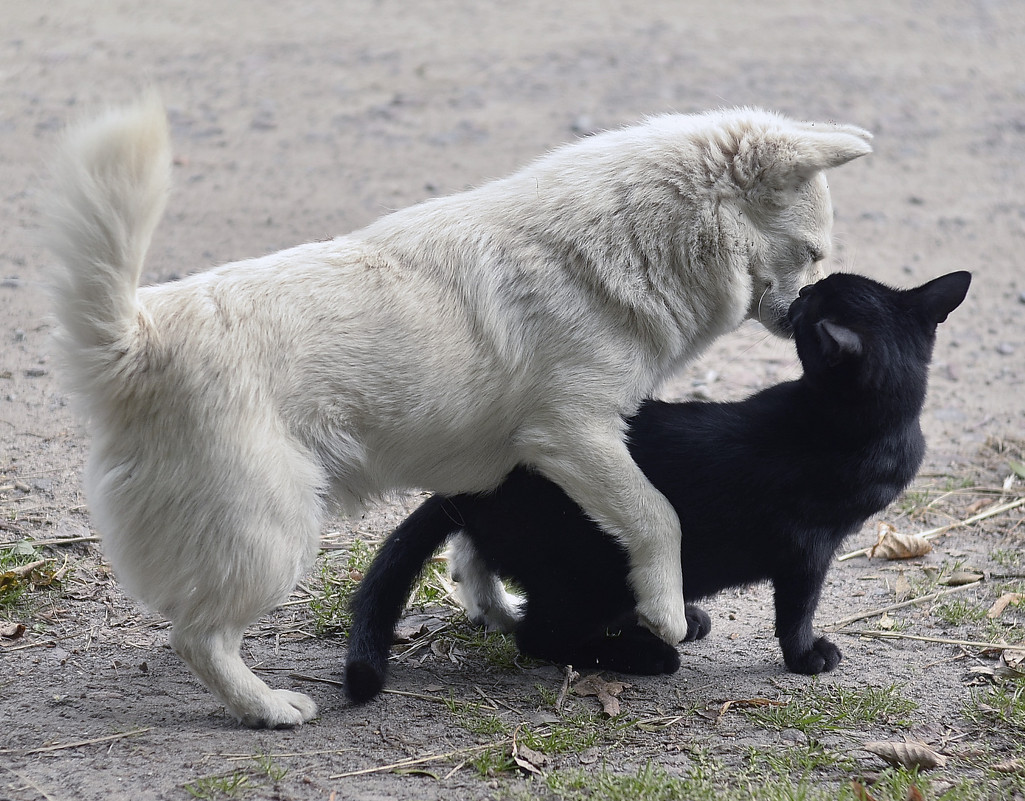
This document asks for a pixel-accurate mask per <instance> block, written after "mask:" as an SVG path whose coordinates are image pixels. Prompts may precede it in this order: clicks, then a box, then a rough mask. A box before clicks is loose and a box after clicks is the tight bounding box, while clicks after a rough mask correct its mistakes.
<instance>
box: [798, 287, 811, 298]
mask: <svg viewBox="0 0 1025 801" xmlns="http://www.w3.org/2000/svg"><path fill="white" fill-rule="evenodd" d="M811 288H812V285H811V284H808V285H807V286H802V287H801V289H800V291H799V292H798V293H797V297H799V298H803V297H807V295H808V293H809V292H811Z"/></svg>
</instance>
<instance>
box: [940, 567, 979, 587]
mask: <svg viewBox="0 0 1025 801" xmlns="http://www.w3.org/2000/svg"><path fill="white" fill-rule="evenodd" d="M984 578H986V576H985V574H984V573H980V572H979V571H978V570H956V571H954V572H953V573H951V574H950V575H949V576H947V577H946V578H944V579H941V580H940V584H943V585H944V586H947V587H962V586H964V585H965V584H974V583H975V582H977V581H982V580H983V579H984Z"/></svg>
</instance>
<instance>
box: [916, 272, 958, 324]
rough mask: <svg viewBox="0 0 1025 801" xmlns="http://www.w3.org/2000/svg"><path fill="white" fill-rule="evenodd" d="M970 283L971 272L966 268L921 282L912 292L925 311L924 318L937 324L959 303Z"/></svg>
mask: <svg viewBox="0 0 1025 801" xmlns="http://www.w3.org/2000/svg"><path fill="white" fill-rule="evenodd" d="M971 283H972V274H971V273H970V272H967V271H966V270H960V271H958V272H956V273H948V274H947V275H942V276H940V277H939V278H934V279H933V280H932V281H929V282H928V283H927V284H922V286H920V287H918V289H915V290H912V291H913V292H914V297H915V302H916V303H918V304H919V306H920V307H921V309H922V310H923V311H924V312H925V316H926V319H928V320H929V321H930V322H933V323H936V324H937V325H938V324H940V323H942V322H943V321H944V320H946V319H947V315H948V314H950V313H951V312H952V311H954V309H956V308H957V307H958V306H960V305H961V302H962V301H963V300H964V299H965V295H967V294H968V286H969V285H970V284H971Z"/></svg>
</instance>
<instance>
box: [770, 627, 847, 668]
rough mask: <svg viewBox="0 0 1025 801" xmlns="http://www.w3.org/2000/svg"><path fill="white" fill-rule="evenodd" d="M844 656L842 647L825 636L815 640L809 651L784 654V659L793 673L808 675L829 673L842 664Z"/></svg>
mask: <svg viewBox="0 0 1025 801" xmlns="http://www.w3.org/2000/svg"><path fill="white" fill-rule="evenodd" d="M842 658H843V655H842V654H841V653H840V649H839V648H837V647H836V646H835V645H833V643H831V642H830V641H829V640H827V639H826V638H825V637H819V638H818V639H817V640H815V642H814V643H812V646H811V648H809V649H808V650H807V651H804V652H802V653H785V654H783V659H784V661H785V662H786V663H787V668H788V669H789V670H790V672H791V673H803V674H804V675H806V676H814V675H816V674H818V673H829V671H831V670H833V669H834V668H835V667H836V666H837V665H839V664H840V660H841V659H842Z"/></svg>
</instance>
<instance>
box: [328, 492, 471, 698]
mask: <svg viewBox="0 0 1025 801" xmlns="http://www.w3.org/2000/svg"><path fill="white" fill-rule="evenodd" d="M448 504H449V501H448V500H447V499H446V498H444V497H442V496H440V495H435V496H433V497H431V498H428V499H427V500H426V501H424V503H422V504H421V505H420V507H419V508H418V509H417V510H416V511H415V512H413V514H411V515H410V516H409V517H407V518H406V519H405V520H404V521H402V523H401V524H400V525H399V527H398V528H396V529H395V531H393V532H392V533H391V536H389V537H388V539H386V540H385V541H384V544H383V545H382V546H381V548H380V550H379V551H378V552H377V556H376V557H374V561H373V563H372V564H371V565H370V569H369V570H368V571H367V572H366V574H365V575H364V576H363V580H362V581H360V583H359V587H358V588H357V590H356V593H355V595H353V597H352V601H351V602H350V603H351V609H352V613H353V624H352V630H351V631H350V634H349V651H348V654H347V655H346V658H345V692H346V694H347V695H348V696H349V700H350V701H352V702H353V703H357V704H359V703H363V702H364V701H369V700H370V699H372V698H374V697H376V696H377V694H378V693H380V692H381V688H382V687H383V686H384V679H385V676H386V675H387V673H388V651H389V650H390V648H391V644H392V640H393V638H394V634H395V624H396V622H397V621H398V619H399V616H400V615H401V614H402V609H403V607H405V605H406V601H407V600H408V598H409V594H410V592H412V590H413V586H414V584H416V581H417V579H418V578H419V577H420V574H421V572H423V569H424V565H425V564H426V563H427V561H428V560H429V559H430V558H431V556H432V555H433V554H434V552H435V551H436V550H438V548H439V547H441V544H442V543H443V542H444V541H445V539H446V538H447V537H448V536H449V535H451V534H454V533H455V532H456V531H458V530H459V528H460V526H459V524H458V523H456V522H455V520H456V519H457V518H456V516H455V515H453V514H452V513H451V511H450V510H449V509H448V508H446V507H447V506H448Z"/></svg>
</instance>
